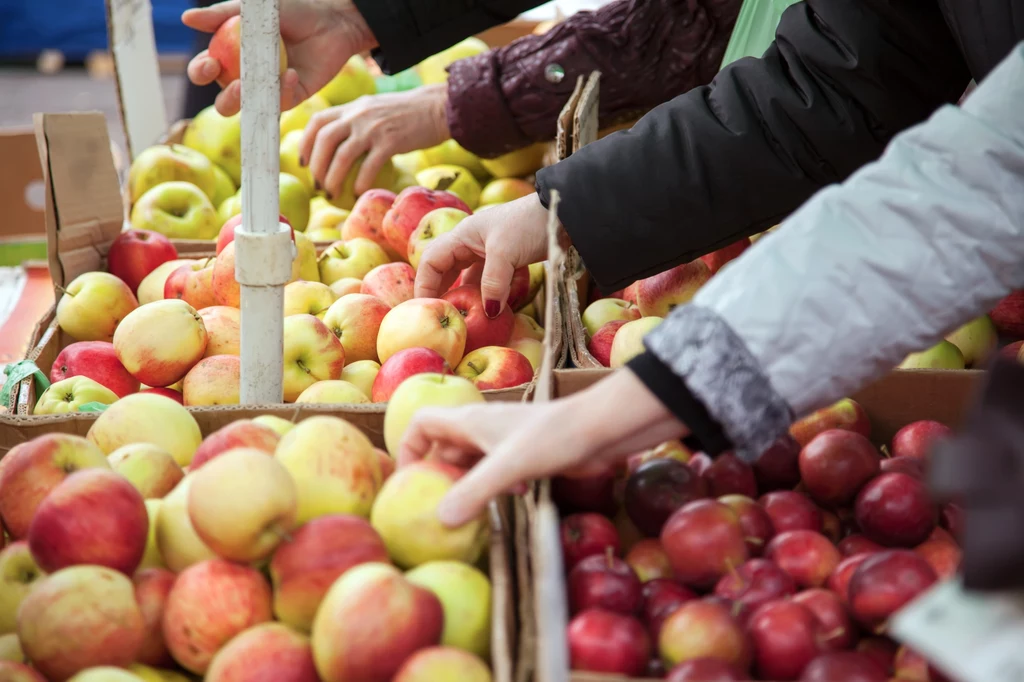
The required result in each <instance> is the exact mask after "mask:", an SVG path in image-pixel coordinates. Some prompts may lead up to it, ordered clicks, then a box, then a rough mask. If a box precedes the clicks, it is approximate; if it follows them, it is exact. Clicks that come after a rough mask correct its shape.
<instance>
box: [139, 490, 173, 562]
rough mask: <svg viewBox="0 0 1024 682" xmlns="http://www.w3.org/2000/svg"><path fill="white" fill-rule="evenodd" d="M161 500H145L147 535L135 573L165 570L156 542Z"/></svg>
mask: <svg viewBox="0 0 1024 682" xmlns="http://www.w3.org/2000/svg"><path fill="white" fill-rule="evenodd" d="M163 503H164V501H163V500H162V499H151V500H146V514H147V516H149V535H148V536H147V538H146V552H145V554H143V555H142V562H141V563H140V564H139V567H138V568H137V569H135V572H136V573H139V572H141V571H145V570H146V569H147V568H167V567H166V566H165V565H164V560H163V557H161V556H160V545H158V544H157V541H156V524H157V518H158V517H159V514H160V507H162V506H163Z"/></svg>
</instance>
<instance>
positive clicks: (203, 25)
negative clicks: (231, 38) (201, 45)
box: [181, 0, 242, 33]
mask: <svg viewBox="0 0 1024 682" xmlns="http://www.w3.org/2000/svg"><path fill="white" fill-rule="evenodd" d="M241 11H242V2H241V0H227V2H218V3H217V4H215V5H210V6H209V7H201V8H198V9H190V10H186V11H185V13H184V14H182V15H181V22H182V23H183V24H185V25H186V26H188V27H189V28H194V29H195V30H197V31H202V32H203V33H213V32H214V31H216V30H217V29H218V28H220V25H221V24H223V23H224V22H225V21H227V20H228V19H230V18H231V17H233V16H235V15H237V14H238V13H239V12H241Z"/></svg>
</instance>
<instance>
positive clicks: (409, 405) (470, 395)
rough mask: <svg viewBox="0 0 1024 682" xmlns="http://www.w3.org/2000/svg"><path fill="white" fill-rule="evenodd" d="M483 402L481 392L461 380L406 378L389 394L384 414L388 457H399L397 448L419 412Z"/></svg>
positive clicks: (425, 375)
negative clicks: (423, 409) (424, 409)
mask: <svg viewBox="0 0 1024 682" xmlns="http://www.w3.org/2000/svg"><path fill="white" fill-rule="evenodd" d="M381 369H382V370H383V368H381ZM482 402H484V396H483V394H482V393H481V392H480V389H478V388H477V387H476V386H474V385H473V382H472V381H470V380H468V379H463V378H462V377H457V376H449V375H445V374H439V373H435V372H427V373H423V374H415V375H413V376H410V377H408V378H406V379H405V380H404V381H403V382H402V383H401V384H399V385H398V388H396V389H395V391H394V392H393V393H392V394H391V397H390V399H389V400H388V406H387V409H386V410H385V411H384V443H385V446H386V447H387V451H388V454H390V455H391V456H392V457H397V456H398V446H399V445H400V444H401V442H402V438H403V437H404V436H405V431H406V429H408V428H409V423H410V422H411V421H412V419H413V417H414V416H415V415H416V412H418V411H419V410H420V409H421V408H424V407H458V406H460V405H471V404H473V403H482Z"/></svg>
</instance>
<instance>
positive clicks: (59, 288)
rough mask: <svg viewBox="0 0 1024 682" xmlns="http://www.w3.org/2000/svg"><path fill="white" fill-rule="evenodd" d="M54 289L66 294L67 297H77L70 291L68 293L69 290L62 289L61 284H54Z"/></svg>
mask: <svg viewBox="0 0 1024 682" xmlns="http://www.w3.org/2000/svg"><path fill="white" fill-rule="evenodd" d="M53 288H54V289H56V290H57V291H59V292H60V293H61V294H64V295H65V296H70V297H71V298H74V297H75V295H74V294H73V293H71V292H70V291H68V290H67V289H65V288H64V287H62V286H61V285H59V284H54V285H53Z"/></svg>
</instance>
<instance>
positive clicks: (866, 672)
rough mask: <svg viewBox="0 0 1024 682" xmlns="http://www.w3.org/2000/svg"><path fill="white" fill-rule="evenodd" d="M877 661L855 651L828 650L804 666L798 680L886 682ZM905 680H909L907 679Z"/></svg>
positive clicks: (887, 674) (886, 676)
mask: <svg viewBox="0 0 1024 682" xmlns="http://www.w3.org/2000/svg"><path fill="white" fill-rule="evenodd" d="M888 680H889V673H888V672H886V671H885V670H884V669H883V668H882V666H881V664H879V662H878V661H876V660H875V659H873V658H872V657H871V656H869V655H867V654H862V653H859V652H856V651H830V652H828V653H825V654H821V655H820V656H818V657H817V658H815V659H814V660H813V661H811V662H810V663H808V664H807V667H806V668H804V672H803V675H801V676H800V682H888ZM907 682H910V681H909V680H907Z"/></svg>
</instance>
